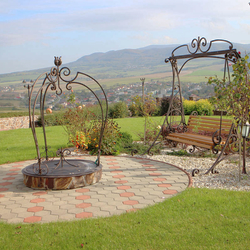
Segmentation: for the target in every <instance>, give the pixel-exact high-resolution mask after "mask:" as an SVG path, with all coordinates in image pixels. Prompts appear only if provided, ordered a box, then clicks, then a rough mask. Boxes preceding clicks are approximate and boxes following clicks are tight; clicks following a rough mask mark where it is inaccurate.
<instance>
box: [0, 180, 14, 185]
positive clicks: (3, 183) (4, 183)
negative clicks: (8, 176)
mask: <svg viewBox="0 0 250 250" xmlns="http://www.w3.org/2000/svg"><path fill="white" fill-rule="evenodd" d="M11 184H12V182H7V181H6V182H2V183H0V186H8V185H11Z"/></svg>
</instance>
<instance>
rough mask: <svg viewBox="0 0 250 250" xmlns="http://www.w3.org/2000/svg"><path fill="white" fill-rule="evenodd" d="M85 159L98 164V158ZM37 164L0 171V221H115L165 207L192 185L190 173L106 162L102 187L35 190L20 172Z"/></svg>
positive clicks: (144, 163)
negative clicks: (119, 216) (132, 213)
mask: <svg viewBox="0 0 250 250" xmlns="http://www.w3.org/2000/svg"><path fill="white" fill-rule="evenodd" d="M77 158H79V157H77ZM81 159H87V160H93V161H95V160H96V157H95V156H84V157H81ZM35 162H36V161H25V162H16V163H10V164H4V165H0V221H4V222H8V223H20V222H21V223H22V222H23V223H34V222H52V221H66V220H67V221H69V220H77V219H84V218H91V217H92V218H97V217H104V216H112V215H117V214H121V213H126V212H130V211H136V210H138V209H142V208H144V207H146V206H148V205H153V204H155V203H158V202H162V201H164V200H165V199H167V198H170V197H172V196H173V195H176V194H178V193H179V192H182V191H183V190H185V189H186V188H187V187H188V186H190V185H191V182H192V180H191V178H190V176H189V175H188V174H187V173H185V172H184V171H182V170H181V169H179V168H178V167H176V166H173V165H171V164H167V163H164V162H159V161H154V160H149V159H143V158H136V157H119V156H102V157H101V164H102V165H103V175H102V179H101V180H100V182H99V183H96V184H94V185H91V186H86V187H83V188H78V189H70V190H56V191H52V190H34V189H30V188H28V187H26V186H25V185H24V184H23V176H22V173H21V169H22V168H24V167H26V166H27V165H30V164H32V163H35Z"/></svg>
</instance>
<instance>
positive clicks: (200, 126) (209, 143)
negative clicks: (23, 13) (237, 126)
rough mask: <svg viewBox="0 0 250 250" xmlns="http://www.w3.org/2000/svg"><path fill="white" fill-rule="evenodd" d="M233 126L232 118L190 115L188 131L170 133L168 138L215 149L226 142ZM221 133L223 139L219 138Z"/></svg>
mask: <svg viewBox="0 0 250 250" xmlns="http://www.w3.org/2000/svg"><path fill="white" fill-rule="evenodd" d="M231 126H232V120H230V119H222V121H221V119H220V118H216V117H207V116H190V117H189V120H188V124H187V129H186V132H183V133H178V132H174V133H169V134H168V135H167V136H166V139H167V140H170V141H174V142H177V143H183V144H188V145H192V146H196V147H201V148H206V149H215V146H217V145H220V144H225V142H226V138H227V136H228V134H229V132H230V129H231ZM219 131H220V133H219ZM219 135H221V140H218V136H219Z"/></svg>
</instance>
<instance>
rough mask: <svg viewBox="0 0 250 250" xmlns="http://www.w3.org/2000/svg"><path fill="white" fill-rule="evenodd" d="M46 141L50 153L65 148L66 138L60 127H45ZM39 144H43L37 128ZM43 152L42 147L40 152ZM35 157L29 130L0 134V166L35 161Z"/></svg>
mask: <svg viewBox="0 0 250 250" xmlns="http://www.w3.org/2000/svg"><path fill="white" fill-rule="evenodd" d="M46 133H47V140H48V146H50V147H51V148H50V149H49V150H50V151H54V152H55V151H56V150H57V149H59V148H60V147H66V146H67V142H68V137H67V134H66V132H65V130H64V129H63V127H61V126H55V127H47V128H46ZM37 137H38V141H39V143H40V142H41V143H42V144H43V143H44V140H43V133H42V128H37ZM42 151H44V150H43V149H42V146H41V148H40V152H41V153H42ZM36 157H37V154H36V148H35V142H34V139H33V135H32V132H31V129H16V130H8V131H1V132H0V164H3V163H7V162H16V161H23V160H30V159H35V158H36Z"/></svg>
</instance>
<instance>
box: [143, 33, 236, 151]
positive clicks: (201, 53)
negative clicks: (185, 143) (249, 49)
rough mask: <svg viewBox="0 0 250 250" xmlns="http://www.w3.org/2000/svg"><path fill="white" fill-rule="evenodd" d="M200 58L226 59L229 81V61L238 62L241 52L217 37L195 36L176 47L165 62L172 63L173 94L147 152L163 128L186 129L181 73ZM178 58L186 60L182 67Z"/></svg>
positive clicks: (171, 130)
mask: <svg viewBox="0 0 250 250" xmlns="http://www.w3.org/2000/svg"><path fill="white" fill-rule="evenodd" d="M215 43H217V44H219V43H220V44H221V45H222V46H223V45H224V46H228V48H226V49H224V50H213V45H214V44H215ZM183 50H186V53H185V54H182V53H180V51H181V52H182V51H183ZM178 53H179V54H178ZM198 58H214V59H222V60H224V78H225V79H226V76H227V77H228V81H230V71H229V62H231V63H236V62H237V60H238V59H239V58H240V54H239V53H238V52H237V50H236V49H235V48H233V44H232V43H231V42H229V41H227V40H223V39H215V40H212V41H210V42H209V43H208V42H207V40H206V38H204V37H201V38H200V37H198V39H197V38H194V39H193V40H192V42H191V44H190V45H189V44H183V45H180V46H178V47H176V48H175V49H174V50H173V51H172V53H171V56H170V57H169V58H166V59H165V62H166V63H170V64H171V68H172V94H171V99H170V103H169V108H168V111H167V113H166V116H165V119H164V121H163V124H162V126H161V130H160V131H159V133H158V135H157V136H156V138H155V140H154V142H153V143H152V144H151V146H150V147H149V148H148V150H147V151H146V152H145V153H148V154H150V150H151V149H152V147H153V146H154V145H155V144H156V142H157V140H158V138H159V136H160V135H161V134H162V133H163V129H165V130H166V131H167V133H169V132H173V131H174V130H175V129H177V130H178V131H179V132H181V131H185V129H186V126H187V124H186V122H185V115H184V110H183V103H182V99H183V98H182V91H181V80H180V73H181V71H182V70H183V68H184V66H185V65H186V64H187V63H188V62H190V61H191V60H194V59H198ZM178 60H184V62H183V63H182V64H181V65H180V68H178ZM174 100H176V102H174ZM176 115H180V116H181V119H180V122H179V123H178V124H177V128H176V126H175V127H173V123H174V121H173V117H174V116H176ZM175 125H176V124H175Z"/></svg>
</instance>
